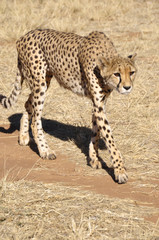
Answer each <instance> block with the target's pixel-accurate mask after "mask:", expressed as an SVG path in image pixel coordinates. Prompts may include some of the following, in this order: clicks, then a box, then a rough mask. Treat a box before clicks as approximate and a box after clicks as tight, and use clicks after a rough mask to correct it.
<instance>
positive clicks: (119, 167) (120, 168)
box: [90, 104, 128, 183]
mask: <svg viewBox="0 0 159 240" xmlns="http://www.w3.org/2000/svg"><path fill="white" fill-rule="evenodd" d="M94 116H95V119H96V123H97V127H98V130H99V131H100V133H101V135H102V137H103V139H104V141H105V143H106V145H107V147H108V150H109V153H110V154H111V161H112V164H113V168H114V175H115V179H116V181H118V182H119V183H125V182H126V181H127V180H128V176H127V173H126V170H125V167H124V162H123V160H122V157H121V154H120V152H119V150H117V148H116V146H115V142H114V139H113V136H112V133H111V128H110V126H109V124H108V121H107V119H106V115H105V113H104V111H103V106H102V107H101V104H100V107H99V106H95V107H94ZM90 144H91V145H92V144H93V146H94V150H95V149H96V146H95V144H96V142H95V141H92V142H91V143H90ZM96 163H97V164H98V162H97V161H96Z"/></svg>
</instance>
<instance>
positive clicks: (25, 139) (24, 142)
mask: <svg viewBox="0 0 159 240" xmlns="http://www.w3.org/2000/svg"><path fill="white" fill-rule="evenodd" d="M29 141H30V137H29V134H26V135H19V139H18V142H19V144H20V145H21V146H27V145H28V144H29Z"/></svg>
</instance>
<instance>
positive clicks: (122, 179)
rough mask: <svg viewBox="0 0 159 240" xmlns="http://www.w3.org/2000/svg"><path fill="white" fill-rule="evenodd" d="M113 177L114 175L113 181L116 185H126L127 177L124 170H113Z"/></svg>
mask: <svg viewBox="0 0 159 240" xmlns="http://www.w3.org/2000/svg"><path fill="white" fill-rule="evenodd" d="M114 175H115V180H116V181H117V182H118V183H126V182H127V180H128V175H127V173H126V170H125V169H124V168H122V169H121V170H119V169H118V168H116V169H114Z"/></svg>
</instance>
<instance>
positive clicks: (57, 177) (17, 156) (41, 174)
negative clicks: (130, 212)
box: [0, 125, 159, 223]
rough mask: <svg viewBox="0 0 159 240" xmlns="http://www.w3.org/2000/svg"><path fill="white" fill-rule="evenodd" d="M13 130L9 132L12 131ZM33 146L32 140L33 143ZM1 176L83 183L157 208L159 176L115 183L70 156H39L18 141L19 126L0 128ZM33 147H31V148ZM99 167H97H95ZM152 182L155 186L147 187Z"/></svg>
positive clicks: (67, 183)
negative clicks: (16, 127)
mask: <svg viewBox="0 0 159 240" xmlns="http://www.w3.org/2000/svg"><path fill="white" fill-rule="evenodd" d="M11 132H12V133H11ZM32 145H33V146H34V144H33V143H32ZM0 149H2V150H1V152H0V178H4V177H5V176H7V180H8V181H18V180H22V179H24V180H32V181H40V182H43V183H62V184H63V185H65V186H82V189H85V190H90V191H93V192H95V193H98V194H103V195H106V196H107V197H110V198H120V199H131V200H133V202H134V204H136V205H143V206H150V207H155V208H159V188H158V186H159V180H158V179H155V180H151V179H150V180H149V181H143V180H142V181H141V183H140V184H141V186H146V185H147V186H148V187H144V189H142V187H141V188H140V189H139V188H136V187H135V179H132V178H131V176H130V177H129V181H128V183H126V184H121V185H119V184H117V183H115V182H114V180H113V179H112V177H111V176H110V175H108V174H107V173H106V172H105V173H104V171H105V170H104V169H103V170H102V171H103V175H100V174H99V175H98V173H97V174H96V175H94V176H90V175H88V174H87V172H86V170H85V168H90V167H89V166H84V163H83V165H82V166H80V165H79V164H77V163H76V162H73V161H71V159H69V156H68V155H66V154H61V153H58V152H57V159H56V160H53V161H49V160H42V159H40V158H39V156H38V155H37V153H36V148H35V146H34V147H32V149H31V148H30V146H26V147H21V146H20V145H19V144H18V130H15V131H14V127H13V128H12V129H11V128H10V127H9V126H8V125H4V126H2V127H1V128H0ZM33 150H34V151H33ZM94 171H96V172H97V171H98V170H94ZM151 184H153V186H154V185H155V186H156V188H155V189H154V188H152V187H150V186H151ZM158 217H159V214H152V215H151V216H149V217H146V220H148V221H152V222H154V223H156V222H157V220H158Z"/></svg>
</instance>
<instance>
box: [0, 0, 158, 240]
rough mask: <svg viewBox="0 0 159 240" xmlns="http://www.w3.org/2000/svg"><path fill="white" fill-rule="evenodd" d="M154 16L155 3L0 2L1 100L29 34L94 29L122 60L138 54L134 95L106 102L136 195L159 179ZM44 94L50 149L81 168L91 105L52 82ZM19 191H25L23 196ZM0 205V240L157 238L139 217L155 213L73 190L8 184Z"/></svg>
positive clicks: (87, 170) (87, 171) (134, 0)
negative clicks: (17, 44)
mask: <svg viewBox="0 0 159 240" xmlns="http://www.w3.org/2000/svg"><path fill="white" fill-rule="evenodd" d="M158 16H159V2H158V1H157V0H156V1H155V0H154V1H148V0H145V1H142V0H128V1H124V0H120V1H116V0H109V1H102V0H100V1H96V0H88V1H87V3H86V2H85V1H84V0H78V1H75V0H71V1H69V3H68V2H67V1H64V0H59V1H56V0H35V1H33V0H28V1H21V0H11V1H9V0H8V1H7V0H1V3H0V25H1V30H0V93H3V94H7V95H8V94H9V92H10V88H11V86H12V83H13V82H14V76H15V74H16V57H17V53H16V49H15V41H16V39H17V38H18V37H20V36H21V35H23V34H24V33H26V32H28V31H29V30H30V29H33V28H39V27H41V28H54V29H57V30H63V31H74V32H76V33H78V34H82V35H84V34H87V33H88V32H90V31H92V30H99V31H104V32H105V33H106V34H108V35H109V36H110V37H111V39H112V40H113V42H114V44H115V46H116V47H117V49H118V51H119V53H121V54H122V55H124V56H126V55H129V54H131V53H133V52H137V54H138V59H137V65H138V76H137V78H136V82H135V86H134V91H133V92H132V93H131V94H130V95H129V96H122V95H119V94H118V93H117V92H114V93H113V94H112V95H111V97H110V99H109V100H108V103H107V115H108V119H109V122H110V124H111V126H112V129H113V133H114V137H115V139H116V142H117V146H118V148H119V149H120V150H121V153H122V155H123V157H124V159H125V161H126V166H127V168H128V172H129V176H130V178H131V179H134V184H135V185H136V186H138V187H139V189H140V188H141V186H142V183H143V182H149V180H154V179H157V178H158V173H159V160H158V156H159V147H158V146H159V110H158V109H159V77H158V76H159V67H158V66H159V29H158V26H159V18H158ZM27 93H28V90H27V89H26V88H24V91H23V95H21V97H20V98H19V101H18V104H17V105H16V107H14V108H13V109H11V110H9V111H8V112H7V111H5V110H2V108H1V116H0V123H7V122H8V120H7V117H9V116H12V115H13V114H15V113H22V111H23V110H24V108H23V105H24V100H25V99H26V96H27ZM47 95H48V96H47V99H46V102H45V108H44V112H43V117H44V120H43V124H44V128H45V131H46V132H47V133H48V134H46V135H47V138H48V141H49V143H50V146H52V147H53V148H54V149H55V150H56V149H58V151H60V150H61V149H63V152H64V153H65V154H67V155H68V156H69V157H70V160H71V161H76V162H77V163H79V164H81V165H83V166H85V165H86V161H85V159H84V158H85V154H83V153H86V152H87V147H88V142H89V134H90V127H91V103H90V101H89V100H87V99H85V98H80V97H77V96H76V95H73V94H72V93H71V92H68V91H66V90H64V89H62V88H60V87H59V86H58V84H57V83H56V81H52V84H51V87H50V89H49V91H48V93H47ZM83 106H84V108H83ZM48 119H50V120H49V121H48ZM10 121H11V122H16V124H17V125H18V123H17V118H16V116H15V117H14V116H12V117H10ZM81 150H82V152H83V153H81ZM101 157H102V158H103V159H105V160H106V161H107V162H108V163H109V158H108V155H107V152H106V150H102V151H101ZM85 174H88V175H93V174H105V171H104V172H103V170H100V171H98V172H97V171H93V170H91V169H90V168H88V167H87V166H85ZM152 188H153V183H152ZM21 189H23V191H21ZM23 192H27V194H26V197H24V196H23ZM29 192H30V193H29ZM44 193H45V194H44ZM15 199H17V200H15ZM20 201H24V204H23V205H22V203H20ZM7 202H8V203H9V204H8V205H7ZM54 203H55V204H54ZM36 204H37V205H36ZM1 205H2V208H1V209H2V217H1V222H2V225H1V231H0V236H2V238H3V239H28V238H32V239H52V238H51V237H50V236H56V237H54V239H63V238H64V239H103V240H104V239H151V237H153V238H152V239H155V236H157V234H158V236H159V233H158V232H157V231H158V230H157V227H156V226H155V225H153V224H150V223H149V224H148V223H146V222H145V221H144V220H143V217H142V214H143V215H144V214H148V212H151V211H155V210H154V209H151V208H148V207H147V208H146V207H145V208H143V207H139V208H140V209H138V208H137V207H136V206H135V205H134V204H133V203H132V202H129V201H128V200H125V201H120V207H118V200H116V199H113V200H112V201H111V202H110V200H108V199H106V198H104V197H101V196H93V195H92V194H90V193H83V192H81V191H79V190H77V189H69V188H64V187H61V186H52V185H43V184H34V183H27V182H19V183H7V182H6V190H5V195H3V197H2V199H1ZM19 206H20V207H19ZM67 206H68V207H67ZM47 207H48V208H47ZM49 211H50V212H49ZM157 211H158V210H157V209H156V212H157ZM121 213H122V215H121ZM82 214H83V215H82ZM136 216H137V217H136ZM3 219H4V220H3ZM57 219H58V220H57ZM62 227H63V228H62ZM54 233H55V234H56V235H54ZM20 234H21V235H20ZM24 234H26V235H24ZM89 234H90V235H89ZM142 234H143V235H142ZM65 235H66V237H64V236H65ZM79 236H82V237H81V238H80V237H79ZM156 239H157V238H156Z"/></svg>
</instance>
